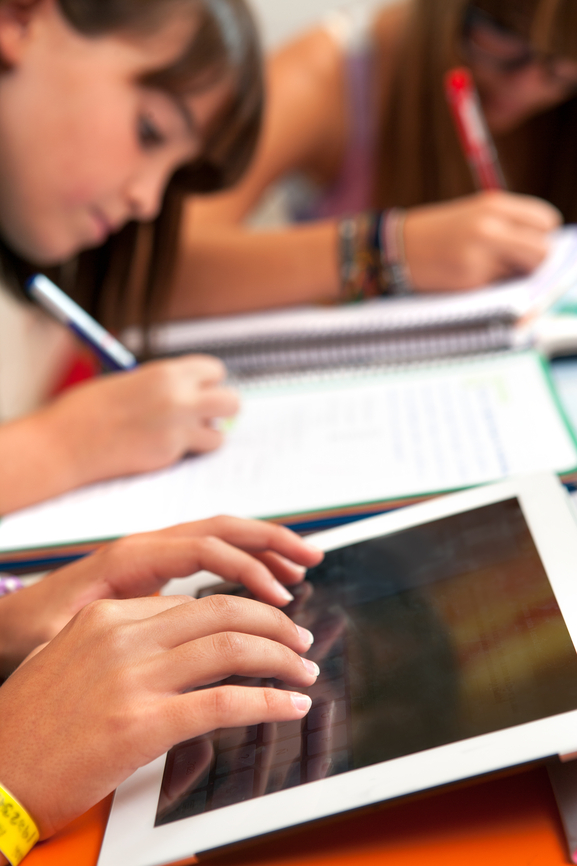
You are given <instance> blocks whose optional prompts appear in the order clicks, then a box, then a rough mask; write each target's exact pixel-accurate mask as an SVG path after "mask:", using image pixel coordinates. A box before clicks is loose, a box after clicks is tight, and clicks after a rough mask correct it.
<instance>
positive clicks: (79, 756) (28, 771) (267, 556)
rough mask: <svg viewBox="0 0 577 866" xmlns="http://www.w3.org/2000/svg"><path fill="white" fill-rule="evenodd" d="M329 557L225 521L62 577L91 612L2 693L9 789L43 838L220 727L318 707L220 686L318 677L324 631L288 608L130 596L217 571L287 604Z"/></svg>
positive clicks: (301, 683) (274, 530)
mask: <svg viewBox="0 0 577 866" xmlns="http://www.w3.org/2000/svg"><path fill="white" fill-rule="evenodd" d="M216 532H218V534H219V535H220V538H216V537H214V536H215V534H216ZM240 548H244V549H240ZM247 551H249V552H250V553H249V552H247ZM321 558H322V554H321V553H320V552H319V551H315V550H314V549H312V548H309V547H307V545H305V544H304V543H303V542H302V541H301V540H300V539H298V538H297V537H296V536H295V535H293V533H291V532H289V531H288V530H284V529H282V528H280V527H274V526H270V525H267V524H262V523H256V522H251V521H241V520H234V519H232V518H216V519H215V520H211V521H203V522H201V523H197V524H189V525H186V526H180V527H175V528H174V529H170V530H164V531H162V532H157V533H150V534H147V535H142V536H135V537H133V538H131V539H126V540H123V541H122V542H117V543H116V544H113V545H110V546H108V547H107V548H104V549H102V550H101V551H99V552H98V553H96V554H94V555H93V556H91V557H88V558H87V559H85V560H83V561H82V562H79V563H76V564H75V565H74V566H70V567H68V568H67V569H62V571H61V572H60V573H57V574H55V575H53V576H52V577H50V578H48V579H47V580H46V581H45V583H46V584H48V583H49V581H55V583H53V584H52V589H53V591H54V590H55V588H56V587H57V586H58V587H59V586H62V589H63V596H64V597H65V595H66V594H65V592H64V590H65V589H66V588H67V587H68V590H69V597H68V599H67V600H68V601H69V602H70V603H75V604H78V605H80V606H81V609H80V610H79V611H78V612H77V613H76V615H74V616H72V618H71V619H70V616H69V619H70V621H69V622H68V623H67V624H66V625H64V627H63V629H62V631H60V632H59V633H58V634H57V635H56V636H55V637H54V638H53V640H51V642H50V643H48V644H47V645H46V646H44V647H43V648H41V649H40V650H38V651H37V652H36V653H35V654H34V655H33V656H32V657H30V658H28V659H27V660H26V661H25V662H24V663H23V664H22V665H21V667H20V668H19V669H18V670H17V671H16V672H15V673H14V674H12V676H10V678H9V679H8V680H7V681H6V683H5V684H4V685H3V686H2V688H1V689H0V718H2V725H1V726H0V780H1V782H2V784H3V785H5V786H6V787H7V788H8V790H10V791H11V793H12V794H13V795H14V796H15V797H16V798H17V799H19V800H20V802H21V803H22V805H24V807H25V808H26V809H27V810H28V811H29V812H30V814H31V815H32V817H33V818H34V820H35V821H36V823H37V824H38V826H39V829H40V832H41V836H42V837H43V838H46V837H48V836H50V835H52V834H53V833H54V832H56V831H57V830H58V829H59V828H61V827H63V826H64V825H65V824H67V823H68V822H69V821H71V820H72V819H73V818H75V817H76V816H78V815H80V814H82V813H83V812H84V811H86V809H88V808H89V807H90V806H92V805H94V804H95V803H97V802H98V801H99V800H100V799H102V797H104V796H106V794H108V793H109V792H110V791H112V790H113V789H114V788H115V787H117V786H118V785H119V784H120V782H122V781H123V780H124V779H126V778H127V777H128V776H129V775H131V774H132V773H133V772H134V771H135V770H136V769H137V768H138V767H140V766H143V765H145V764H147V763H149V762H150V761H152V760H153V759H154V758H156V757H158V756H160V755H162V754H163V753H164V752H165V751H167V750H168V749H169V748H170V747H171V746H173V745H174V744H176V743H178V742H181V741H183V740H186V739H189V738H192V737H196V736H199V735H201V734H203V733H206V732H208V731H211V730H214V729H215V728H219V727H236V726H238V725H253V724H259V723H262V722H275V721H288V720H292V719H299V718H302V717H303V716H304V715H305V714H306V713H307V712H308V709H309V708H310V699H309V698H308V697H306V696H305V695H302V694H300V693H298V692H292V691H289V690H284V689H272V688H255V687H244V686H238V685H236V686H232V685H225V686H218V687H215V688H207V686H210V684H211V683H215V682H218V681H220V680H222V679H225V678H227V677H229V676H232V675H239V676H247V677H265V678H278V679H281V680H283V681H284V682H285V683H287V684H288V685H289V686H290V687H296V688H306V687H308V686H310V685H312V684H313V683H314V682H315V680H316V677H317V673H318V668H317V666H316V665H315V664H314V663H313V662H310V661H308V660H303V659H302V658H301V657H300V655H299V654H300V653H304V652H306V651H307V650H308V649H309V647H310V645H311V642H312V635H311V634H310V632H308V631H307V630H306V629H303V628H301V627H297V626H296V625H295V624H294V623H293V622H291V620H289V619H288V617H286V616H285V615H284V614H283V613H282V612H281V611H280V610H278V609H276V608H274V607H272V606H270V605H268V604H262V603H260V602H257V601H252V600H249V599H243V598H235V597H229V596H211V597H208V598H204V599H200V600H195V599H191V598H189V597H188V596H175V597H170V598H139V599H121V598H120V596H122V595H128V594H129V593H130V592H131V590H132V591H133V592H137V593H141V594H144V593H149V592H152V591H155V590H156V589H158V588H159V587H160V586H161V585H162V584H163V583H164V582H165V581H166V580H167V579H168V578H169V577H174V576H175V575H184V574H190V573H191V572H193V571H195V570H198V569H201V568H209V569H210V570H212V571H215V572H216V573H218V574H221V575H222V576H223V577H225V578H226V579H228V580H236V581H242V582H243V583H246V584H247V586H249V587H250V588H251V589H252V591H256V592H257V593H258V594H259V595H260V596H261V597H263V598H265V599H266V600H268V601H275V602H276V603H279V602H281V603H282V602H283V601H286V599H282V591H281V588H280V587H279V586H278V584H277V583H276V578H279V579H280V580H281V581H282V582H283V583H296V582H298V581H299V580H300V579H302V576H303V572H302V569H299V568H298V567H295V565H293V564H292V563H291V562H289V559H290V560H292V562H293V563H294V562H295V561H296V562H298V563H299V564H307V565H308V564H312V563H313V562H318V561H319V560H320V559H321ZM269 569H270V570H269ZM62 575H64V578H63V577H62ZM273 575H275V577H273ZM56 581H62V583H61V584H60V583H56ZM73 585H76V588H77V589H78V588H81V589H82V593H83V595H82V593H80V592H79V593H77V594H76V595H75V594H74V592H73V591H72V589H71V587H72V586H73ZM38 586H42V584H39V585H38ZM26 592H27V590H21V592H20V593H17V594H15V595H14V596H13V597H11V598H13V599H14V601H16V598H17V596H18V595H20V596H21V598H23V597H25V593H26ZM106 593H108V600H105V597H106ZM30 594H31V593H30ZM111 597H112V598H111ZM34 598H35V599H36V600H37V602H38V603H40V594H38V595H36V596H34ZM72 599H75V601H74V602H72V601H71V600H72ZM94 599H98V600H94ZM6 602H7V599H4V600H3V601H2V602H1V603H0V609H1V608H2V607H3V605H4V604H5V603H6ZM62 613H63V612H62ZM69 614H70V609H69ZM63 615H64V614H63ZM70 615H72V614H70ZM40 619H41V618H40ZM20 622H21V620H20ZM199 687H200V688H199ZM193 689H194V690H195V691H191V690H193ZM2 862H3V860H2V856H1V855H0V863H2Z"/></svg>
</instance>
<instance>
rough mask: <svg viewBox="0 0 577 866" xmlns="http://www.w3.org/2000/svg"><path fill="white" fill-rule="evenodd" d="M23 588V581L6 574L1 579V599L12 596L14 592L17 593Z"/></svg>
mask: <svg viewBox="0 0 577 866" xmlns="http://www.w3.org/2000/svg"><path fill="white" fill-rule="evenodd" d="M23 588H24V584H23V583H22V581H21V580H19V578H17V577H14V575H12V574H5V575H4V576H3V577H0V598H2V596H4V595H11V594H12V593H13V592H17V591H18V590H19V589H23Z"/></svg>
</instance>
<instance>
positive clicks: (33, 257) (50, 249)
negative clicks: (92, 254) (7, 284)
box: [8, 238, 81, 267]
mask: <svg viewBox="0 0 577 866" xmlns="http://www.w3.org/2000/svg"><path fill="white" fill-rule="evenodd" d="M8 242H9V244H10V246H11V248H12V249H13V250H14V252H15V253H17V255H19V256H21V257H22V258H23V259H26V261H28V262H31V263H33V264H35V265H38V266H39V267H54V266H57V265H61V264H62V263H63V262H66V261H68V260H69V259H71V258H73V257H74V256H75V255H77V254H78V253H79V252H80V251H81V247H80V245H79V244H74V243H72V242H71V241H70V240H69V239H64V238H30V240H28V241H24V242H22V240H21V239H18V240H14V242H12V241H11V240H10V239H8Z"/></svg>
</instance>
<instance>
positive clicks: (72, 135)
mask: <svg viewBox="0 0 577 866" xmlns="http://www.w3.org/2000/svg"><path fill="white" fill-rule="evenodd" d="M52 154H53V157H54V163H53V165H54V176H55V179H60V182H61V190H62V195H63V196H64V197H65V199H66V200H67V201H69V202H70V203H72V204H74V203H83V202H85V201H87V200H90V199H93V198H94V197H95V196H101V195H105V194H107V193H109V192H112V191H113V190H115V189H117V188H118V186H119V185H120V184H122V183H125V182H126V180H127V178H128V177H129V175H130V172H131V171H132V170H133V169H134V166H135V163H136V160H137V157H138V150H137V147H136V142H135V137H134V131H133V129H132V127H130V128H129V125H128V124H127V123H126V119H125V118H124V117H115V116H111V117H109V118H107V117H102V116H101V117H100V119H99V121H98V122H95V118H90V119H88V121H87V122H86V123H80V124H78V123H74V124H73V125H72V127H71V128H69V129H68V130H67V131H65V132H64V133H63V134H62V135H60V136H59V141H58V143H55V146H54V147H53V150H52Z"/></svg>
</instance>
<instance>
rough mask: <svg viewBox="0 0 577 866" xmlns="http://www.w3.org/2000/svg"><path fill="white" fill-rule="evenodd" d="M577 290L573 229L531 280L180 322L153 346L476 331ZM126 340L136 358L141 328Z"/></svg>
mask: <svg viewBox="0 0 577 866" xmlns="http://www.w3.org/2000/svg"><path fill="white" fill-rule="evenodd" d="M576 283H577V227H575V226H570V227H567V228H564V229H561V230H560V231H558V232H555V233H554V235H553V236H552V240H551V253H550V255H549V257H548V258H547V260H546V261H545V262H544V263H543V265H541V267H540V268H538V269H537V270H536V271H535V272H534V273H533V274H532V275H531V276H530V277H526V278H523V279H517V280H509V281H508V282H506V283H502V284H499V285H496V286H491V287H487V288H482V289H479V290H477V291H472V292H464V293H456V294H445V295H437V296H432V295H426V296H425V295H421V296H418V297H417V296H414V297H410V298H384V299H376V300H372V301H367V302H365V303H362V304H347V305H344V306H334V307H320V306H319V307H312V306H310V307H298V308H291V309H283V310H279V311H274V312H266V313H252V314H243V315H237V316H224V317H222V316H219V317H218V318H208V319H201V320H197V321H192V322H174V323H171V324H169V325H163V326H160V327H158V328H156V329H154V331H153V335H152V347H153V349H154V351H155V352H158V353H159V354H178V353H181V352H186V351H192V350H196V349H203V350H205V351H208V350H210V349H211V348H212V349H213V350H215V351H217V350H218V349H219V348H220V349H225V348H226V347H227V346H234V345H238V344H249V345H253V346H258V345H259V344H260V343H263V342H270V341H273V342H276V341H279V340H291V339H295V340H297V341H299V342H300V341H302V342H306V341H314V340H315V339H323V338H325V339H326V338H328V337H330V336H334V335H345V336H347V337H350V338H353V339H354V337H355V335H357V336H361V335H363V334H377V333H382V334H387V333H393V332H395V331H406V330H412V329H414V330H419V329H426V328H441V327H443V326H447V327H449V326H452V325H462V324H470V325H474V324H475V323H484V322H489V321H491V320H495V319H501V320H504V321H507V322H514V321H516V320H517V319H519V318H521V317H523V316H524V315H526V314H528V313H532V312H535V313H536V312H539V311H541V310H543V309H545V308H546V307H548V306H549V305H550V304H552V303H553V302H554V301H556V300H557V299H558V298H559V297H561V295H563V294H564V293H565V292H567V291H568V290H569V289H570V288H572V287H573V286H574V285H575V284H576ZM123 339H124V341H125V342H126V344H127V345H128V346H129V347H130V348H131V349H133V350H134V351H138V349H139V346H140V336H139V332H138V330H137V329H131V330H129V331H127V332H126V333H125V335H124V337H123Z"/></svg>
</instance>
